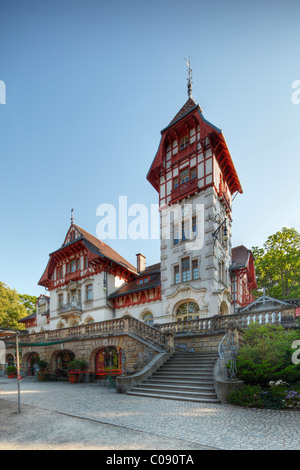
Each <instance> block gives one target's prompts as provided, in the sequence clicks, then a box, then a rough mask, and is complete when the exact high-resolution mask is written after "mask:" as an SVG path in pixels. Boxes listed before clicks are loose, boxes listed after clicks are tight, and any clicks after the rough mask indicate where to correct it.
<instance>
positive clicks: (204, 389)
mask: <svg viewBox="0 0 300 470" xmlns="http://www.w3.org/2000/svg"><path fill="white" fill-rule="evenodd" d="M141 387H142V388H145V387H146V388H147V389H155V390H157V389H161V390H170V391H172V390H174V391H177V392H178V391H182V392H185V391H187V392H201V393H207V394H209V395H211V394H213V395H215V394H216V392H215V389H214V387H213V386H210V387H209V386H206V387H204V386H197V385H191V384H186V385H182V384H166V383H159V384H157V383H152V382H151V381H149V382H148V381H146V382H143V383H142V384H139V385H136V386H135V387H134V389H136V388H139V389H140V388H141Z"/></svg>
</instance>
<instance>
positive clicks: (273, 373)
mask: <svg viewBox="0 0 300 470" xmlns="http://www.w3.org/2000/svg"><path fill="white" fill-rule="evenodd" d="M299 337H300V332H298V331H297V330H288V331H287V330H285V329H284V328H282V327H281V326H274V325H259V324H252V325H250V326H249V328H247V330H246V331H245V334H244V338H243V345H242V347H241V348H240V350H239V354H238V357H237V364H236V365H237V375H238V377H239V379H240V380H243V381H244V382H245V384H248V385H257V384H258V385H260V386H262V387H264V386H267V384H268V383H269V382H270V381H272V380H275V381H276V380H278V379H283V380H285V381H287V382H288V383H293V384H294V383H296V382H298V381H300V364H293V363H292V354H293V352H294V350H293V349H291V345H292V343H293V341H295V340H296V339H299Z"/></svg>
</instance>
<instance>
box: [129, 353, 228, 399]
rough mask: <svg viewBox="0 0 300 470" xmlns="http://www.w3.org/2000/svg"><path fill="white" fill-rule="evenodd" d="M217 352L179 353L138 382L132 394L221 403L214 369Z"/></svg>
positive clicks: (130, 393) (130, 392)
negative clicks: (145, 378)
mask: <svg viewBox="0 0 300 470" xmlns="http://www.w3.org/2000/svg"><path fill="white" fill-rule="evenodd" d="M217 358H218V355H217V353H209V352H207V353H205V352H202V353H188V352H178V353H175V354H174V355H173V356H172V357H171V358H170V359H169V360H168V361H167V362H166V363H165V364H164V365H163V366H162V367H161V368H160V369H158V371H157V372H155V373H154V374H153V375H152V376H151V377H149V378H148V379H147V380H145V381H144V382H143V383H140V384H138V385H135V386H134V387H133V389H132V390H131V391H128V392H127V393H128V394H129V395H139V396H143V397H153V398H164V399H169V400H185V401H194V402H202V403H218V402H219V400H218V399H217V395H216V392H215V388H214V380H213V370H214V365H215V363H216V360H217Z"/></svg>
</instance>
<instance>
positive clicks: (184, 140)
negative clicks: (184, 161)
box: [180, 135, 189, 150]
mask: <svg viewBox="0 0 300 470" xmlns="http://www.w3.org/2000/svg"><path fill="white" fill-rule="evenodd" d="M188 145H189V138H188V136H187V135H186V136H185V137H183V138H182V139H181V141H180V150H184V149H185V148H186V147H188Z"/></svg>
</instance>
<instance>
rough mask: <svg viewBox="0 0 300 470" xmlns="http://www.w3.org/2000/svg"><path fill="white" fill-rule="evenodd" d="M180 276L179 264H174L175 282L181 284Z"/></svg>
mask: <svg viewBox="0 0 300 470" xmlns="http://www.w3.org/2000/svg"><path fill="white" fill-rule="evenodd" d="M179 282H180V278H179V266H178V265H177V266H174V284H179Z"/></svg>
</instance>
